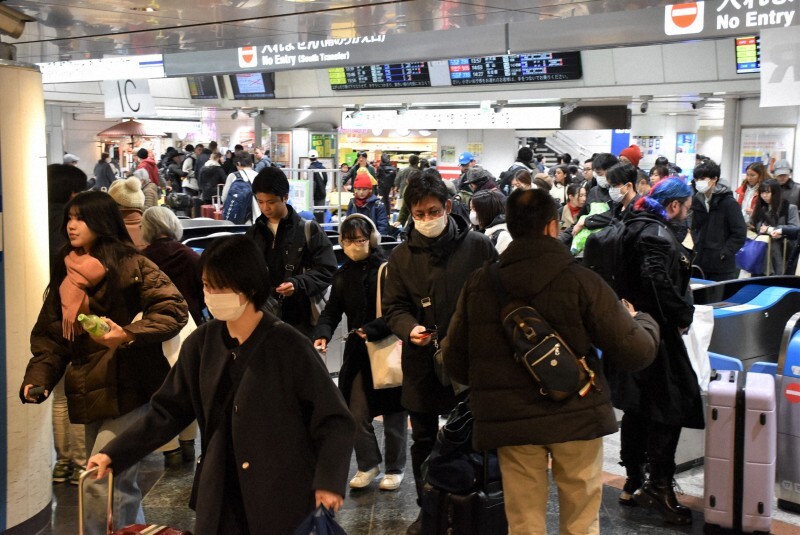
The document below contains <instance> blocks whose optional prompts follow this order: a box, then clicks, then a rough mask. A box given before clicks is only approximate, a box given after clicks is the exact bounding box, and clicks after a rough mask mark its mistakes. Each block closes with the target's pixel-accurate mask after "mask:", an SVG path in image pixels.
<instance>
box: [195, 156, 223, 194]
mask: <svg viewBox="0 0 800 535" xmlns="http://www.w3.org/2000/svg"><path fill="white" fill-rule="evenodd" d="M211 161H213V160H209V162H211ZM227 178H228V175H227V173H225V169H223V168H222V166H221V165H219V164H218V163H217V162H214V163H213V164H210V163H206V165H204V166H203V169H201V170H200V180H199V181H198V183H199V184H198V185H199V186H200V198H201V199H202V200H203V201H205V202H211V200H212V197H214V196H215V195H216V194H217V186H218V185H220V184H225V180H226V179H227Z"/></svg>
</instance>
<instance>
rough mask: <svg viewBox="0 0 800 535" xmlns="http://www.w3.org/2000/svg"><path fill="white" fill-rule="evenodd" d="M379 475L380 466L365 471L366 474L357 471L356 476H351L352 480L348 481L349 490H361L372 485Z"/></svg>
mask: <svg viewBox="0 0 800 535" xmlns="http://www.w3.org/2000/svg"><path fill="white" fill-rule="evenodd" d="M380 473H381V468H380V466H376V467H375V468H372V469H371V470H367V471H366V472H362V471H361V470H359V471H358V472H356V475H355V476H353V479H351V480H350V488H351V489H363V488H364V487H366V486H367V485H369V484H370V483H372V481H373V480H374V479H375V478H376V477H378V475H379V474H380Z"/></svg>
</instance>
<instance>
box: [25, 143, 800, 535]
mask: <svg viewBox="0 0 800 535" xmlns="http://www.w3.org/2000/svg"><path fill="white" fill-rule="evenodd" d="M68 156H70V157H71V158H73V159H74V158H76V157H72V155H68ZM309 156H312V155H311V154H310V155H309ZM642 158H643V156H642V152H641V150H640V149H639V147H637V146H636V145H632V146H630V147H627V148H626V149H624V150H622V151H621V152H620V153H619V154H617V155H614V154H610V153H601V154H595V155H592V157H590V158H588V159H586V160H584V161H582V162H581V161H578V160H574V159H573V158H572V157H571V156H570V155H569V154H563V155H560V156H559V158H558V162H557V163H556V165H554V166H552V167H550V168H549V169H545V168H544V167H543V165H542V162H541V160H540V159H538V158H536V157H534V154H533V151H532V150H531V149H530V148H528V147H522V148H520V149H519V151H518V153H517V158H516V160H515V161H514V162H513V163H512V164H511V166H510V167H509V168H508V169H507V170H506V171H504V172H503V173H500V175H499V176H498V177H495V176H494V175H493V174H492V173H491V172H489V171H488V170H487V169H485V168H483V167H482V166H481V165H480V164H479V163H478V162H477V161H476V159H475V157H474V156H473V155H472V154H471V153H469V152H466V153H462V154H461V155H459V158H458V161H459V164H460V165H461V169H462V173H461V176H460V177H459V178H458V179H457V180H453V181H450V180H443V179H442V177H441V175H440V174H439V172H438V171H437V169H436V166H435V162H428V161H424V162H423V161H421V159H420V158H418V157H416V156H414V157H412V158H411V159H410V161H409V163H410V165H409V166H408V167H406V168H404V169H402V170H400V171H399V172H398V171H397V169H396V168H394V167H393V166H392V164H391V162H390V161H389V159H388V158H382V159H381V162H380V165H378V166H377V168H376V167H374V166H372V165H371V164H370V163H369V162H368V161H367V154H366V152H362V153H360V154H359V157H358V160H357V161H356V163H355V165H354V166H353V167H352V168H349V169H348V170H347V171H346V173H345V174H344V179H343V183H344V184H345V186H346V187H347V188H350V189H352V191H353V193H354V196H353V200H352V201H351V204H350V208H349V209H348V210H347V214H346V216H343V217H342V220H341V221H338V222H337V223H338V224H337V225H336V226H335V227H334V228H336V230H337V231H338V232H337V234H336V235H332V234H331V233H330V232H326V230H325V228H324V227H323V226H322V225H321V224H320V223H319V222H318V221H317V219H316V218H315V217H310V218H303V217H301V214H300V213H299V212H298V211H297V210H295V208H294V207H293V206H292V205H291V203H290V202H289V198H290V184H289V180H288V178H287V176H286V175H285V174H284V172H283V171H282V170H281V169H280V168H279V167H277V166H275V165H273V164H272V162H271V161H270V159H269V155H268V154H267V153H266V151H263V150H261V149H259V150H258V151H256V154H255V156H253V155H251V154H250V153H249V152H247V151H245V150H243V148H241V147H236V150H234V151H228V152H227V153H226V154H225V155H222V154H220V152H219V150H218V148H217V147H216V144H215V143H213V142H212V143H210V144H209V146H208V147H204V146H202V145H197V146H195V147H191V146H187V147H185V149H184V150H181V151H178V150H173V151H168V152H167V153H166V154H165V155H164V158H162V161H161V162H160V165H159V164H157V163H156V161H155V159H154V158H153V157H152V154H151V153H150V152H148V151H147V150H146V149H140V150H139V151H138V152H137V153H136V167H137V169H135V170H132V171H133V172H132V173H131V175H130V176H129V177H122V176H118V175H119V173H117V172H116V171H115V167H114V165H113V162H112V161H110V158H109V156H108V154H105V153H104V154H103V155H101V159H100V161H99V162H98V164H97V166H96V168H95V177H94V183H93V184H91V183H89V182H88V181H87V177H86V175H85V174H84V173H83V172H82V171H80V170H79V169H77V167H75V165H74V164H75V163H76V162H77V159H75V161H74V162H73V161H71V162H68V163H67V162H66V159H65V164H63V165H62V164H54V165H51V166H49V167H48V199H49V210H50V218H49V225H50V261H51V270H50V282H49V284H48V286H47V288H46V290H45V293H44V302H43V305H42V309H41V312H40V314H39V317H38V320H37V321H36V324H35V325H34V326H33V330H32V332H31V352H32V354H33V357H32V358H31V360H30V362H29V364H28V367H27V369H26V372H25V377H24V379H23V381H22V386H21V388H20V398H21V400H22V402H23V403H41V402H43V401H44V400H45V399H47V398H48V397H50V396H51V394H52V396H53V398H54V407H53V411H54V416H56V415H58V418H54V435H55V437H56V448H57V455H58V463H57V465H56V470H55V471H54V474H53V479H54V481H66V480H67V479H75V477H76V476H75V474H79V473H80V471H81V470H82V469H83V468H84V467H85V468H89V469H91V468H97V471H98V473H97V479H94V478H93V479H92V480H91V482H90V484H89V485H88V489H87V496H86V503H87V506H86V511H87V516H86V526H87V528H86V529H87V531H86V532H87V533H105V522H104V520H105V499H106V496H105V492H106V491H105V485H104V484H103V483H101V482H100V481H99V478H101V477H103V476H104V475H105V472H106V471H108V470H109V469H113V471H114V474H115V479H114V488H115V499H114V515H115V518H116V519H117V522H118V523H119V524H120V525H126V524H134V523H143V522H144V517H143V512H142V507H141V501H142V495H141V491H140V489H139V487H138V482H137V475H138V467H139V463H140V460H141V459H142V458H143V457H144V456H146V455H147V454H148V453H150V452H152V451H155V450H157V449H159V448H162V449H164V447H165V444H173V446H171V447H168V448H167V449H166V450H165V453H170V454H171V455H174V454H176V452H177V454H178V455H180V456H181V458H182V459H183V460H185V461H193V460H194V458H195V455H194V451H195V435H196V433H197V430H198V429H199V437H200V452H201V453H200V457H199V458H198V460H197V465H196V470H195V476H194V481H195V484H194V487H193V489H192V495H191V500H190V506H191V507H192V508H193V509H194V510H195V511H196V512H197V517H196V518H197V525H196V528H195V529H196V531H195V533H200V534H213V533H226V534H237V533H241V534H246V533H264V532H267V531H269V532H273V533H293V532H294V529H295V528H296V526H298V525H299V524H300V523H301V522H302V521H303V519H304V518H305V517H307V516H308V515H309V514H310V513H312V512H313V511H314V510H315V509H316V508H317V507H324V508H328V509H330V510H333V511H336V510H338V509H339V507H340V506H341V505H342V503H343V500H344V498H345V496H346V488H347V487H348V486H349V487H350V488H351V489H353V491H356V492H357V491H358V489H363V488H366V487H369V486H370V485H371V484H372V483H373V482H374V481H376V480H378V479H380V483H379V488H380V489H381V490H382V491H387V492H391V491H396V490H397V489H398V488H400V485H401V483H402V481H403V479H404V476H405V474H404V472H405V468H406V456H407V452H406V445H407V440H408V438H407V429H408V427H409V422H410V430H411V432H410V435H411V445H410V460H411V469H412V476H413V478H414V483H415V487H416V493H417V500H418V504H420V505H422V504H423V503H424V502H425V500H426V488H425V483H426V478H425V468H424V465H425V462H426V460H427V459H428V458H429V456H431V454H432V452H434V449H435V446H436V443H437V435H438V434H439V429H440V417H441V416H443V415H447V414H448V413H450V412H451V411H452V410H453V409H454V408H455V407H456V405H457V404H459V403H460V402H463V401H468V404H469V407H470V409H471V411H472V414H473V417H474V423H473V425H474V429H473V434H472V442H473V446H474V448H475V450H476V451H489V450H491V451H495V450H496V454H497V459H498V461H499V470H500V474H501V476H502V486H503V493H504V503H505V506H504V507H505V513H506V518H507V522H508V526H509V528H508V529H509V533H511V534H522V533H542V532H544V526H545V515H546V511H547V501H548V496H549V486H548V474H551V476H552V478H553V479H554V480H555V482H556V485H557V487H558V499H559V506H560V526H561V532H563V533H599V508H600V504H601V499H602V488H603V483H602V482H603V478H602V466H603V463H602V461H603V437H604V436H607V435H610V434H613V433H615V432H616V431H617V430H618V426H617V422H616V418H615V415H614V412H613V410H612V409H613V408H617V409H620V410H622V411H623V413H624V416H623V418H622V421H621V451H620V464H622V465H623V466H624V467H625V470H626V476H627V477H626V481H625V485H624V487H623V489H622V491H621V492H620V494H619V498H618V499H619V503H620V505H623V506H631V505H636V504H638V505H640V506H643V507H647V508H652V509H653V510H655V511H657V512H658V513H659V514H660V515H661V516H662V517H663V518H664V519H665V520H666V521H667V522H670V523H673V524H678V525H686V524H689V523H691V518H692V517H691V512H690V510H689V509H688V508H687V507H686V506H685V505H683V504H681V503H680V501H679V500H678V499H677V497H676V495H675V490H674V480H673V478H674V475H675V452H676V448H677V444H678V440H679V438H680V434H681V430H682V429H683V428H685V427H686V428H702V427H703V426H704V421H703V414H702V403H701V397H700V390H699V387H698V380H697V377H696V376H695V372H694V371H693V368H692V366H691V363H690V361H689V356H688V354H687V351H686V348H685V347H684V344H683V339H682V336H681V335H682V334H684V333H685V332H686V331H687V330H688V329H689V327H690V326H691V325H692V321H693V313H694V307H693V303H692V298H691V291H690V289H689V279H690V278H691V277H693V276H694V277H701V278H705V279H708V280H713V281H722V280H728V279H732V278H736V277H737V276H739V275H740V274H739V269H738V268H737V265H736V261H735V257H736V253H737V251H739V249H740V248H741V247H742V245H743V244H744V242H745V239H746V237H747V235H748V232H750V233H752V235H762V236H767V237H769V239H772V240H774V244H773V246H772V248H771V253H770V254H771V261H770V262H769V263H768V264H767V265H768V266H769V267H768V269H765V270H764V271H763V272H761V273H758V272H755V273H752V274H753V275H762V274H782V273H784V272H788V271H789V269H793V268H790V267H789V266H791V265H792V263H793V255H795V254H796V253H795V249H796V247H795V245H796V242H797V237H798V234H800V221H798V207H797V204H798V197H799V194H800V186H799V185H798V184H797V183H795V182H794V181H793V180H792V179H791V168H790V166H789V164H788V162H786V161H783V160H782V161H778V162H776V163H773V164H771V165H770V166H768V165H766V164H764V163H761V162H756V163H752V164H750V165H749V166H748V167H747V170H746V176H745V179H744V180H743V182H742V183H741V184H739V185H736V184H731V185H730V186H729V185H727V184H726V183H725V182H728V183H730V182H729V181H725V180H724V179H723V178H722V177H721V176H720V174H721V171H720V167H719V165H718V164H717V163H715V162H713V161H712V160H710V159H708V158H705V157H702V156H698V159H697V165H696V166H695V167H694V169H693V179H692V180H691V181H687V180H686V179H685V177H683V176H682V175H681V174H680V173H681V172H682V170H681V169H679V168H677V167H676V166H675V165H674V164H673V163H670V162H669V161H667V160H666V159H665V158H659V159H658V160H657V161H656V164H655V165H654V166H653V167H652V168H651V169H649V170H642V169H640V168H639V164H640V162H641V161H642ZM316 159H317V158H316V153H313V158H311V162H312V163H313V162H314V161H315V160H316ZM431 164H433V165H431ZM159 167H160V168H161V169H162V170H161V171H160V170H159ZM315 168H316V169H324V167H320V166H315ZM316 174H319V175H325V173H322V172H319V173H314V175H316ZM773 177H774V178H773ZM312 180H315V181H316V180H320V181H325V183H321V184H320V187H321V189H322V192H324V191H325V190H326V188H327V189H330V188H329V186H328V185H327V183H326V181H327V177H325V176H320V177H319V178H317V177H314V178H313V179H312ZM237 181H244V182H246V183H247V184H248V185H249V187H250V189H251V191H252V201H251V204H252V212H251V213H250V214H249V217H248V220H247V224H249V225H250V227H249V229H248V230H247V232H246V233H245V234H244V235H239V236H231V237H224V238H218V239H216V240H214V241H211V242H210V244H209V245H208V246H207V247H206V248H205V250H204V251H203V252H202V254H199V255H198V254H197V253H196V252H195V251H194V250H192V249H191V248H189V247H187V246H186V245H184V244H182V243H181V242H180V240H181V238H182V232H183V227H182V226H181V223H180V220H179V219H178V217H177V216H176V215H175V213H174V210H172V209H170V208H168V207H166V206H162V205H160V204H158V202H156V203H152V201H151V200H148V198H150V199H152V198H153V197H155V198H156V199H158V197H159V196H163V195H164V194H166V193H167V192H177V191H181V192H182V193H184V194H186V195H189V196H191V197H193V198H195V199H198V200H199V202H200V203H206V202H211V197H213V196H216V195H217V193H216V191H217V189H218V186H219V187H220V188H221V190H222V193H221V195H222V197H225V196H226V195H232V194H233V193H231V192H232V191H233V190H234V188H236V186H235V184H236V182H237ZM87 188H88V191H87ZM148 188H151V189H154V190H155V196H153V195H148V193H147V192H146V190H147V189H148ZM314 197H315V199H317V198H318V199H317V200H319V201H320V202H321V200H322V199H323V198H324V196H322V195H318V194H317V193H316V192H315V193H314ZM395 198H396V199H397V200H399V201H401V202H397V201H396V200H395ZM317 200H315V203H316V202H317ZM248 202H250V201H248ZM148 204H151V205H148ZM402 211H405V213H404V214H403V215H402V217H397V218H396V221H395V217H393V214H396V213H399V212H402ZM615 225H619V226H620V228H624V231H622V232H621V233H620V234H619V236H620V237H619V242H618V244H616V246H618V247H619V248H620V250H621V251H623V254H622V255H620V256H619V257H618V261H616V263H614V262H612V263H611V266H610V267H609V268H607V269H606V270H605V271H603V270H597V269H594V264H593V261H592V260H591V259H590V258H589V256H590V248H589V247H586V243H587V242H590V241H591V240H592V239H593V238H591V236H592V235H593V234H597V235H598V236H600V234H599V233H602V232H604V229H607V228H611V227H613V226H615ZM386 236H392V237H394V238H395V239H397V240H399V242H400V243H399V244H398V245H396V246H395V247H394V248H393V249H392V250H391V253H390V254H386V253H385V252H384V250H383V249H382V247H381V241H382V239H383V238H384V237H386ZM784 244H785V245H784ZM334 245H337V246H338V247H340V248H341V250H342V252H343V254H344V257H343V258H344V260H343V261H341V258H340V261H337V257H336V255H335V253H334ZM606 264H608V262H607V261H606ZM609 270H610V271H609ZM533 274H535V276H533ZM509 296H510V297H511V298H513V299H515V300H517V301H518V302H524V304H525V306H528V307H530V308H531V309H535V311H536V312H537V313H538V314H539V315H540V316H541V318H543V321H545V322H546V323H548V324H549V325H550V327H551V328H552V330H553V331H554V332H555V333H557V334H558V335H559V336H560V337H561V339H563V340H564V341H565V343H566V344H567V345H568V346H569V348H570V349H571V351H574V353H575V355H576V356H580V362H581V363H582V366H584V367H585V370H586V374H587V376H588V377H590V380H588V382H587V383H586V385H585V387H584V388H582V389H581V390H580V391H577V392H571V393H568V395H566V396H565V397H561V398H558V397H556V396H554V395H550V393H548V390H547V388H545V387H544V386H543V385H541V384H537V383H536V380H535V379H534V378H533V377H532V376H531V374H530V373H528V372H527V371H526V370H525V369H523V367H522V366H521V365H520V364H519V362H517V360H516V359H515V358H514V357H515V351H517V349H518V348H517V346H516V345H514V344H513V343H512V340H511V339H510V338H509V335H508V330H507V326H506V325H505V324H504V312H503V311H504V310H506V309H505V308H504V306H505V304H506V301H507V300H508V299H507V298H508V297H509ZM80 314H86V315H88V314H94V315H97V316H100V317H102V319H103V320H104V321H105V322H106V324H107V326H108V331H107V332H106V333H105V334H100V335H96V334H90V333H89V332H87V330H84V329H83V328H82V326H81V323H80V321H79V320H78V316H79V315H80ZM343 318H344V319H345V320H346V325H347V327H346V334H345V335H344V337H345V342H344V361H343V364H342V368H341V371H340V374H339V378H338V385H337V384H335V383H334V381H333V380H332V379H331V377H330V375H329V373H328V371H327V369H326V366H325V364H324V362H323V360H322V359H321V358H320V353H322V354H324V353H325V352H326V351H327V350H328V349H329V347H330V344H332V343H334V341H333V337H334V331H335V330H336V329H337V327H338V326H339V324H340V322H342V320H343ZM187 323H188V325H189V327H187ZM389 336H396V337H397V338H398V339H399V340H400V342H401V344H400V345H401V347H402V361H401V362H402V384H401V385H399V386H393V387H391V388H376V387H375V385H374V384H373V373H372V368H371V364H370V348H369V343H371V342H376V341H380V340H384V339H386V338H387V337H389ZM174 340H179V341H180V342H181V343H182V345H181V346H180V352H179V356H177V358H173V359H169V357H167V356H166V347H167V344H168V343H170V342H171V341H174ZM601 354H602V359H601V358H600V355H601ZM62 378H63V381H62ZM67 412H68V417H67ZM376 416H382V417H383V418H382V419H383V430H384V444H383V448H381V446H380V445H379V443H378V440H377V439H376V435H375V429H374V426H373V423H374V418H375V417H376ZM176 438H177V439H179V440H176ZM353 452H355V459H356V466H357V469H356V472H355V474H349V473H348V472H349V466H350V458H351V455H352V453H353ZM422 517H423V514H422V511H421V512H420V515H419V517H418V518H417V520H415V521H414V522H413V523H412V524H411V525H410V526H409V527H408V531H407V532H408V533H410V534H414V533H422V532H423V531H422V523H423V520H422Z"/></svg>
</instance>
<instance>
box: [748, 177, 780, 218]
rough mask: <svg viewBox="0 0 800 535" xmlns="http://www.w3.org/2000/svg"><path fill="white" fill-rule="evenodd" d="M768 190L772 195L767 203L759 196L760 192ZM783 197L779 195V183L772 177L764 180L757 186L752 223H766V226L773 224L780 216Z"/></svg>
mask: <svg viewBox="0 0 800 535" xmlns="http://www.w3.org/2000/svg"><path fill="white" fill-rule="evenodd" d="M764 191H769V192H770V193H772V197H771V198H770V200H769V204H767V203H766V202H764V199H762V198H761V193H762V192H764ZM782 204H783V198H782V196H781V185H780V183H779V182H778V181H777V180H775V179H774V178H770V179H769V180H765V181H764V182H762V183H761V184H760V185H759V186H758V202H757V203H756V208H755V210H753V223H766V224H767V226H775V225H777V224H778V219H779V218H780V211H781V209H782V208H783V207H782V206H781V205H782Z"/></svg>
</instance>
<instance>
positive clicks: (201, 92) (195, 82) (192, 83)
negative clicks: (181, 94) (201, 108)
mask: <svg viewBox="0 0 800 535" xmlns="http://www.w3.org/2000/svg"><path fill="white" fill-rule="evenodd" d="M186 82H187V83H188V84H189V98H191V99H194V100H207V99H217V98H219V91H217V84H216V83H215V81H214V77H213V76H187V77H186Z"/></svg>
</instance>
